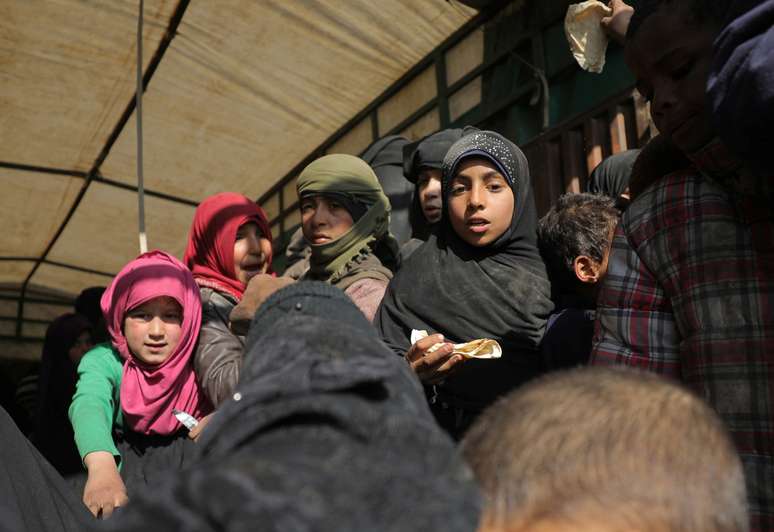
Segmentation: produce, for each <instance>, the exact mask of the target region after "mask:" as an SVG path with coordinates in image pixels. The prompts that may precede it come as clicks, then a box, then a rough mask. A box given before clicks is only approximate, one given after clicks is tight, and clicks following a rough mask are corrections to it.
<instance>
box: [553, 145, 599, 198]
mask: <svg viewBox="0 0 774 532" xmlns="http://www.w3.org/2000/svg"><path fill="white" fill-rule="evenodd" d="M600 150H601V148H600ZM561 152H562V165H563V168H564V191H565V192H573V193H576V194H577V193H578V192H580V191H581V186H582V184H583V183H584V182H585V180H586V171H585V170H584V168H583V164H582V161H583V134H582V133H581V131H580V130H569V131H567V132H565V133H564V134H563V135H562V149H561ZM600 157H601V151H600Z"/></svg>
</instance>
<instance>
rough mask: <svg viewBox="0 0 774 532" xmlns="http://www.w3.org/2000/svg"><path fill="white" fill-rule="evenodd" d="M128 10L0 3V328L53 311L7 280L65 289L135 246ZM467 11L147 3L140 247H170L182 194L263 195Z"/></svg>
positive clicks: (132, 12)
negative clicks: (144, 235) (19, 300)
mask: <svg viewBox="0 0 774 532" xmlns="http://www.w3.org/2000/svg"><path fill="white" fill-rule="evenodd" d="M137 15H138V2H137V1H112V2H95V1H93V0H57V1H49V2H43V1H40V0H25V1H17V2H6V3H5V5H4V9H3V17H0V65H2V67H0V76H1V77H2V86H1V88H0V121H1V122H2V127H0V187H2V188H1V190H2V194H0V228H2V229H1V230H0V286H1V287H2V294H0V295H1V296H2V297H3V299H2V300H1V301H0V303H2V304H1V305H0V310H1V312H0V317H1V318H2V320H0V337H3V338H6V339H8V337H10V336H14V335H17V336H20V337H40V336H41V335H42V331H43V330H44V329H45V327H44V326H45V321H47V320H50V319H51V318H52V317H54V316H53V314H55V313H54V311H53V310H52V308H54V307H52V308H48V310H45V308H46V307H45V305H43V306H42V307H41V308H43V309H44V310H41V308H38V307H36V306H35V304H31V303H30V304H25V305H23V308H21V315H19V306H18V305H16V304H15V303H14V298H15V297H17V296H18V295H19V292H20V290H21V289H22V288H25V289H26V290H25V295H26V296H28V297H30V295H33V296H35V298H38V299H40V298H43V299H45V297H50V296H56V295H61V296H65V297H71V296H72V295H74V294H77V293H78V292H79V291H80V290H81V289H83V288H85V287H87V286H92V285H99V284H102V285H104V284H106V283H107V282H108V281H109V279H110V277H109V276H110V275H111V274H114V273H115V272H117V271H118V269H120V267H121V266H122V265H123V264H125V263H126V262H127V261H128V260H130V259H131V258H133V257H134V256H136V255H137V253H138V243H137V242H138V240H137V198H136V188H135V184H136V169H135V164H136V162H135V161H136V160H135V157H136V155H135V154H136V145H135V141H136V139H135V134H136V133H135V114H134V104H133V101H134V94H135V58H136V24H137ZM474 15H475V11H474V10H472V9H470V8H468V7H465V6H463V5H461V4H460V3H458V2H456V1H454V0H452V1H451V2H449V1H447V0H422V1H415V0H388V1H382V2H372V1H369V0H258V1H255V0H254V1H246V0H244V1H238V0H229V1H218V2H208V1H203V0H193V1H188V0H175V1H171V0H146V1H145V17H144V36H143V50H144V62H145V65H144V72H145V79H146V81H148V88H147V91H146V92H145V96H144V100H143V129H144V139H145V140H144V159H145V165H144V168H145V187H146V194H147V195H146V218H147V231H148V240H149V246H150V247H151V248H162V249H165V250H168V251H170V252H172V253H174V254H175V255H177V256H181V255H182V252H183V249H184V246H185V242H186V235H187V232H188V228H189V225H190V223H191V219H192V215H193V211H194V208H195V205H196V203H197V202H199V201H201V200H202V199H203V198H204V197H206V196H207V195H210V194H213V193H215V192H219V191H224V190H230V191H236V192H242V193H244V194H247V195H248V196H250V197H253V198H258V197H260V196H261V194H262V193H264V192H265V191H266V190H268V189H269V188H270V187H271V186H272V185H273V184H274V183H276V182H277V181H278V180H279V179H281V178H282V177H283V176H284V175H285V174H287V173H288V172H289V171H290V170H291V169H292V168H293V167H294V166H295V165H296V164H297V163H298V162H299V161H301V160H302V159H303V158H304V157H306V156H307V155H308V154H310V153H311V152H313V151H314V149H315V148H316V147H317V146H319V145H320V144H321V143H322V142H323V141H324V140H325V139H327V138H328V137H329V136H330V135H332V134H333V133H334V132H335V131H336V130H338V129H339V128H340V127H341V126H342V125H343V124H345V123H346V122H347V121H348V120H349V119H351V118H352V117H353V116H354V115H355V114H357V112H358V111H360V110H361V109H363V108H364V107H365V106H366V105H367V104H368V103H369V102H371V101H372V100H373V99H374V98H376V97H377V96H378V95H379V94H380V93H382V92H383V91H384V90H385V89H386V88H387V87H389V86H390V85H391V84H392V83H394V82H395V81H396V80H397V79H399V78H400V77H401V75H403V74H404V73H405V72H406V71H407V70H409V69H410V68H411V67H412V66H413V65H415V64H416V63H417V62H418V61H420V60H421V59H422V58H423V57H424V56H426V55H427V54H428V53H429V52H430V51H432V50H433V49H434V48H435V47H436V46H438V44H439V43H441V42H442V41H443V40H444V39H445V38H447V37H448V36H449V35H451V34H452V33H454V32H455V31H456V30H457V29H459V28H460V27H461V26H462V25H464V24H465V23H466V22H467V21H468V20H470V18H471V17H473V16H474ZM44 296H45V297H44ZM39 306H40V305H39ZM64 310H67V309H66V308H64V307H61V306H60V307H58V308H57V311H64ZM18 317H22V318H24V319H25V320H28V321H26V322H24V323H23V324H22V325H19V322H17V321H16V318H18ZM17 333H19V334H17Z"/></svg>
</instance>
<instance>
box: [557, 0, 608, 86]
mask: <svg viewBox="0 0 774 532" xmlns="http://www.w3.org/2000/svg"><path fill="white" fill-rule="evenodd" d="M612 13H613V10H612V9H610V8H609V7H607V6H606V5H605V4H603V3H602V2H600V1H599V0H588V1H587V2H581V3H580V4H572V5H571V6H570V7H568V8H567V16H566V17H565V18H564V33H565V35H567V41H568V42H569V43H570V51H571V52H572V55H573V56H575V60H576V61H577V62H578V64H579V65H580V67H581V68H582V69H584V70H588V71H589V72H596V73H597V74H599V73H600V72H602V69H603V68H604V66H605V52H606V51H607V41H608V39H607V35H605V32H604V30H603V29H602V26H600V21H601V20H602V18H603V17H609V16H610V15H611V14H612Z"/></svg>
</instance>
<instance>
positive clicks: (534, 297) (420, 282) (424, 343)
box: [374, 131, 553, 437]
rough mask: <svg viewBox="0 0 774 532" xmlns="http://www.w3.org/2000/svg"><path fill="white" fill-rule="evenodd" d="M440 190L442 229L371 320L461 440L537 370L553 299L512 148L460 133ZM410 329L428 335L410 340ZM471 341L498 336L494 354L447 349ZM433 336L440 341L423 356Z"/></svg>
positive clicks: (485, 135)
mask: <svg viewBox="0 0 774 532" xmlns="http://www.w3.org/2000/svg"><path fill="white" fill-rule="evenodd" d="M442 196H443V215H442V218H441V221H440V222H439V223H440V227H439V228H438V230H437V231H436V232H435V233H434V234H432V235H431V236H430V237H429V239H428V241H427V242H426V243H425V244H423V245H422V246H421V247H420V248H419V249H417V250H416V251H415V252H414V254H413V255H412V256H411V257H410V258H409V259H408V260H407V261H406V263H405V264H404V266H403V268H402V269H401V270H400V271H399V272H398V273H397V274H396V276H395V277H394V278H393V280H392V283H391V284H390V285H389V287H388V289H387V293H386V294H385V297H384V299H383V301H382V305H381V307H380V309H379V311H378V313H377V316H376V319H375V322H374V323H375V325H376V326H377V328H378V329H379V330H380V333H381V336H382V339H383V340H384V341H385V342H386V343H387V345H389V346H390V347H391V348H392V349H393V351H394V352H395V353H396V354H399V355H401V356H405V357H406V358H407V360H408V362H409V363H410V364H411V366H412V368H413V369H414V371H415V372H416V373H417V375H418V376H419V378H420V379H421V380H422V381H423V383H424V384H425V385H426V390H427V391H428V393H429V394H430V396H431V407H432V409H433V411H434V413H435V414H436V417H437V419H438V421H439V422H440V423H441V425H442V426H443V427H444V428H446V429H447V430H448V431H449V432H450V433H451V434H452V435H453V436H455V437H459V436H461V434H462V432H464V430H465V429H466V428H467V426H469V424H470V423H471V422H472V420H473V419H474V418H475V416H476V415H477V414H478V413H479V412H480V411H481V410H483V409H484V408H485V407H486V406H487V405H488V404H490V403H491V402H493V401H494V400H495V399H496V398H497V397H499V396H500V395H503V394H504V393H506V392H507V391H508V390H510V389H512V388H513V387H515V386H517V385H518V384H520V383H522V382H524V381H526V380H528V379H530V378H532V377H534V376H535V375H537V374H538V373H539V372H540V371H541V368H542V363H541V359H540V355H539V349H538V346H539V344H540V340H541V337H542V335H543V330H544V327H545V323H546V319H547V317H548V315H549V313H550V312H551V310H552V308H553V304H552V303H551V300H550V292H551V290H550V283H549V281H548V276H547V274H546V270H545V266H544V264H543V261H542V259H541V258H540V254H539V252H538V248H537V242H536V240H537V238H536V226H537V215H536V209H535V202H534V199H533V197H532V189H531V185H530V178H529V168H528V165H527V159H526V158H525V156H524V154H523V153H522V152H521V150H520V149H519V148H518V147H516V145H514V144H513V143H511V142H510V141H508V140H507V139H505V138H504V137H502V136H501V135H499V134H498V133H495V132H492V131H479V132H475V133H471V134H470V135H468V136H464V137H462V138H461V139H460V140H458V141H457V142H455V143H454V145H453V146H452V147H451V148H450V149H449V151H448V153H447V154H446V156H445V158H444V164H443V183H442ZM412 329H419V330H427V331H428V332H429V333H431V336H429V337H427V338H425V339H423V340H420V341H418V342H417V343H416V344H414V345H411V343H410V336H411V331H412ZM433 333H438V334H433ZM478 338H491V339H494V340H497V341H498V342H499V343H500V345H501V347H502V349H503V356H502V358H500V359H497V360H467V361H464V362H463V361H462V359H461V358H460V357H459V355H455V356H451V345H449V343H448V342H451V343H459V342H467V341H470V340H475V339H478ZM437 342H447V343H445V344H444V346H443V347H441V348H440V349H437V350H435V351H433V352H432V353H429V352H428V350H429V349H430V347H431V346H433V345H434V344H435V343H437Z"/></svg>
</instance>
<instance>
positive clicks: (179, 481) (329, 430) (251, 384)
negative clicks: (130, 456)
mask: <svg viewBox="0 0 774 532" xmlns="http://www.w3.org/2000/svg"><path fill="white" fill-rule="evenodd" d="M247 349H248V351H247V353H246V357H245V361H244V366H243V370H242V373H241V380H240V383H239V385H238V387H237V392H236V394H235V395H234V397H233V398H232V399H231V400H229V401H226V402H224V403H223V404H222V405H221V407H220V409H219V410H218V412H217V413H216V414H215V416H214V417H213V419H212V421H211V422H210V424H209V425H208V426H207V429H206V430H205V431H204V432H203V434H202V438H201V439H200V441H199V445H198V446H199V448H200V450H201V457H200V460H199V462H198V463H197V464H196V465H194V466H193V467H191V468H189V469H188V470H187V471H184V472H182V473H180V474H179V475H178V476H177V477H175V478H174V479H170V482H169V483H167V484H163V485H160V486H157V487H156V488H154V490H153V493H152V494H150V492H149V494H139V495H138V496H136V497H133V498H132V504H130V505H128V506H127V507H126V508H125V509H122V512H124V514H125V515H124V516H122V518H121V520H119V521H116V523H117V524H118V525H120V524H121V523H134V524H135V525H137V526H136V527H135V528H136V529H138V530H139V529H141V526H140V525H142V524H146V525H149V526H150V527H151V528H152V529H162V528H163V529H169V530H173V529H186V528H191V523H207V524H208V527H205V528H207V529H208V530H209V529H210V528H209V527H211V529H212V530H215V529H217V530H227V531H242V530H244V531H247V530H256V529H260V530H278V531H279V530H339V531H355V530H373V531H395V532H398V531H401V532H402V531H412V530H416V531H424V530H441V529H442V530H451V531H460V532H461V531H469V530H475V528H476V524H477V522H478V514H479V505H480V499H479V495H478V490H477V488H476V486H475V484H474V483H473V478H472V475H471V473H470V471H469V469H468V468H467V467H466V466H465V465H464V463H463V462H462V460H461V458H460V456H459V455H458V453H457V452H456V449H455V447H454V445H453V442H452V441H451V440H450V439H449V438H448V436H446V435H445V434H443V433H442V431H441V430H440V429H439V428H438V427H437V425H436V424H435V422H434V420H433V418H432V416H431V414H430V412H429V411H428V409H427V405H426V404H425V400H424V396H423V395H422V390H421V388H420V386H419V384H418V382H417V380H416V378H415V377H414V376H413V375H412V374H411V371H410V369H409V368H408V367H407V366H406V365H405V364H404V363H403V361H401V360H399V359H397V358H395V357H393V356H391V354H390V352H389V351H388V350H387V348H386V347H385V346H384V345H383V344H382V343H381V342H380V341H379V338H378V337H377V336H376V332H375V330H374V329H373V327H372V326H371V324H370V323H369V322H368V320H367V319H366V318H365V316H363V314H362V313H361V312H360V311H359V310H358V309H357V308H356V307H355V306H354V304H353V303H352V302H351V301H350V300H349V298H347V296H346V295H345V294H344V293H343V292H342V291H340V290H338V289H336V288H334V287H332V286H330V285H327V284H325V283H320V282H305V283H294V284H292V285H290V286H288V287H286V288H283V289H281V290H280V291H278V292H276V293H275V294H273V295H272V296H271V297H269V298H268V299H267V300H266V301H265V302H264V303H263V305H261V307H260V309H259V310H258V312H257V313H256V315H255V317H254V319H253V323H252V324H251V327H250V333H249V335H248V339H247ZM117 528H118V529H121V527H120V526H119V527H117ZM126 528H127V529H129V527H126Z"/></svg>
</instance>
